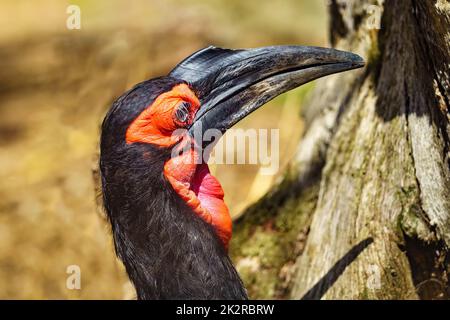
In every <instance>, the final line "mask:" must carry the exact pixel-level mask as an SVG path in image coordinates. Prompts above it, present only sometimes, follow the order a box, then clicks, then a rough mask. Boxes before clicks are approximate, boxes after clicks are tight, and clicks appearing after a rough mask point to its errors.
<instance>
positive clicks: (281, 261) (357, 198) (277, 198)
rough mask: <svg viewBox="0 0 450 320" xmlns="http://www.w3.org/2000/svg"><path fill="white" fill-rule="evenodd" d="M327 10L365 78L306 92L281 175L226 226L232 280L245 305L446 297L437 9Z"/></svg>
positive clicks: (448, 39)
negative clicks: (301, 124) (296, 140)
mask: <svg viewBox="0 0 450 320" xmlns="http://www.w3.org/2000/svg"><path fill="white" fill-rule="evenodd" d="M329 12H330V39H331V43H332V45H333V46H335V47H337V48H339V49H343V50H349V51H353V52H357V53H359V54H361V55H362V56H363V57H365V58H366V61H367V67H366V68H365V69H364V70H362V71H359V72H349V73H345V74H341V75H337V76H333V77H329V78H326V79H323V80H321V81H319V82H318V84H317V86H316V89H315V92H314V93H313V95H312V97H311V99H310V101H309V105H308V108H307V109H306V111H305V118H306V120H307V123H308V124H309V126H308V129H307V131H306V133H305V136H304V137H303V139H302V141H301V142H300V144H299V146H298V152H297V157H296V158H295V159H294V161H293V162H292V163H291V166H290V169H289V172H288V173H286V175H285V178H284V179H283V181H282V182H281V183H280V184H279V185H277V186H275V187H274V189H273V190H272V191H271V192H270V193H269V194H268V195H267V196H266V197H264V198H263V199H262V200H261V201H259V202H258V203H256V204H255V205H253V206H252V207H251V208H249V209H248V210H247V212H246V213H245V214H244V215H243V216H241V218H240V219H239V220H238V221H236V227H235V237H234V240H233V241H234V243H232V246H231V247H232V248H233V249H232V252H231V253H232V255H233V256H234V259H235V261H236V263H237V267H238V270H239V271H240V272H241V274H242V276H243V278H244V282H245V283H246V285H247V288H248V289H249V293H250V296H251V297H252V298H285V297H290V298H294V299H299V298H302V297H303V298H305V299H318V298H326V299H342V298H350V299H360V298H362V299H405V298H406V299H416V298H422V299H443V298H448V297H449V295H450V290H449V278H448V273H449V272H450V267H449V264H448V262H449V254H448V247H449V245H450V138H449V137H450V113H449V111H450V70H449V69H450V4H449V2H448V1H446V0H389V1H385V2H383V1H369V0H359V1H357V0H354V1H351V0H348V1H342V0H340V1H339V0H334V1H332V2H331V3H330V6H329ZM378 19H380V21H381V24H380V28H379V29H378V28H377V26H376V21H377V20H378ZM374 22H375V25H374Z"/></svg>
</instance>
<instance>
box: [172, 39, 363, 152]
mask: <svg viewBox="0 0 450 320" xmlns="http://www.w3.org/2000/svg"><path fill="white" fill-rule="evenodd" d="M363 66H364V60H363V59H362V58H361V57H360V56H358V55H356V54H354V53H351V52H345V51H339V50H336V49H329V48H320V47H307V46H271V47H262V48H256V49H248V50H230V49H221V48H216V47H208V48H205V49H202V50H200V51H197V52H196V53H194V54H192V55H191V56H189V57H187V58H186V59H185V60H183V61H182V62H180V63H179V64H178V65H177V66H176V67H175V68H174V69H173V70H172V71H171V72H170V73H169V76H171V77H174V78H177V79H182V80H184V81H186V82H188V83H189V84H190V85H191V86H192V89H193V90H194V91H195V92H196V94H197V96H198V98H199V100H200V102H201V106H200V109H199V110H198V111H197V113H196V116H195V119H194V122H193V123H192V125H191V127H190V128H189V132H190V133H191V135H193V136H194V132H195V131H197V132H198V131H200V132H202V134H203V133H204V132H205V131H206V130H208V129H217V130H220V131H221V132H222V133H224V132H225V131H226V130H227V129H229V128H230V127H232V126H233V125H234V124H236V123H237V122H238V121H239V120H241V119H243V118H244V117H246V116H247V115H248V114H249V113H251V112H253V111H254V110H256V109H258V108H259V107H260V106H262V105H263V104H265V103H266V102H268V101H269V100H271V99H273V98H275V97H276V96H278V95H280V94H282V93H284V92H286V91H289V90H291V89H294V88H296V87H298V86H300V85H302V84H305V83H307V82H309V81H312V80H314V79H317V78H320V77H323V76H326V75H330V74H333V73H338V72H342V71H347V70H351V69H356V68H361V67H363ZM208 144H210V142H207V141H206V142H205V141H203V142H202V146H203V148H205V147H206V146H207V145H208Z"/></svg>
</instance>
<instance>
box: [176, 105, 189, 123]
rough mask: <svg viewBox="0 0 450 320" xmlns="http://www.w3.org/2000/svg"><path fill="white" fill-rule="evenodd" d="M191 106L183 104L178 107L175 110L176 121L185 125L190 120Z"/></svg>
mask: <svg viewBox="0 0 450 320" xmlns="http://www.w3.org/2000/svg"><path fill="white" fill-rule="evenodd" d="M189 110H190V104H189V103H188V102H182V103H181V104H180V105H178V106H177V108H176V110H175V117H176V120H177V121H178V122H180V123H183V124H185V123H186V122H187V121H188V120H189Z"/></svg>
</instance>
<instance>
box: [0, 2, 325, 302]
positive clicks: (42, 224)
mask: <svg viewBox="0 0 450 320" xmlns="http://www.w3.org/2000/svg"><path fill="white" fill-rule="evenodd" d="M70 4H76V5H78V6H79V7H80V9H81V29H80V30H68V29H67V28H66V20H67V18H68V17H69V15H68V14H67V13H66V10H67V7H68V6H69V5H70ZM326 34H327V23H326V1H325V0H323V1H319V0H247V1H241V0H208V1H201V0H146V1H144V0H133V1H126V0H97V1H87V0H85V1H70V2H69V1H62V0H40V1H27V0H2V1H1V2H0V137H1V139H0V181H1V183H0V298H2V299H29V298H31V299H67V298H69V299H127V298H131V297H132V295H133V293H132V289H131V288H130V284H129V283H128V280H127V277H126V275H125V273H124V271H123V267H122V265H121V263H120V262H119V261H118V260H117V259H116V257H115V255H114V252H113V245H112V237H111V234H110V231H109V227H108V224H107V223H106V221H105V219H104V216H103V213H102V212H101V210H98V206H97V201H96V187H95V185H96V182H95V179H94V177H93V170H95V167H96V159H95V157H96V152H97V148H98V136H99V128H100V124H101V121H102V119H103V116H104V114H105V113H106V111H107V109H108V108H109V106H110V105H111V103H112V101H113V100H114V99H115V98H116V97H118V96H120V95H121V94H122V93H123V92H124V91H125V90H127V89H129V88H131V87H132V86H133V85H134V84H136V83H138V82H140V81H143V80H145V79H148V78H152V77H155V76H159V75H164V74H166V73H167V72H168V71H169V70H170V69H171V68H172V67H173V66H175V65H176V63H178V62H179V61H180V60H181V59H183V58H184V57H186V56H187V55H189V54H190V53H192V52H194V51H195V50H198V49H200V48H202V47H205V46H208V45H216V46H222V47H227V48H247V47H257V46H266V45H275V44H303V45H319V46H324V45H326ZM313 86H314V84H310V85H306V86H303V87H301V88H299V89H296V90H294V91H291V92H289V93H287V94H284V95H282V96H280V97H278V98H277V99H275V100H273V101H271V102H270V103H268V104H267V105H266V106H264V107H262V108H261V109H259V110H258V111H256V112H255V113H254V114H252V115H251V116H249V117H247V118H246V119H245V120H244V121H243V122H241V123H239V124H238V127H240V128H244V129H245V128H279V129H280V160H281V162H280V172H279V174H281V172H282V171H283V167H284V166H285V165H286V163H287V162H288V160H289V159H290V157H291V156H292V154H293V152H294V148H295V146H296V145H297V142H298V140H299V139H300V137H301V134H302V120H301V118H300V110H301V105H302V101H303V100H304V98H305V96H307V93H308V91H309V90H310V89H311V88H312V87H313ZM281 123H283V125H281ZM227 152H234V150H227ZM212 170H213V171H214V174H215V175H216V176H217V177H218V179H219V181H221V183H222V185H223V187H224V190H225V194H226V197H225V200H226V202H227V204H228V205H229V207H230V211H231V212H232V214H233V215H238V214H239V213H240V212H242V210H243V209H244V208H245V207H246V206H247V205H248V204H250V203H252V202H254V201H255V200H257V199H258V198H259V197H260V196H262V195H263V194H264V193H265V192H266V191H267V190H268V188H269V187H270V185H271V184H272V183H274V181H276V179H277V175H274V176H263V175H261V174H259V173H258V172H259V167H258V165H217V166H212ZM237 181H239V187H238V188H237V187H236V182H237ZM69 265H78V266H80V268H81V290H68V289H67V288H66V279H67V277H68V274H66V268H67V266H69Z"/></svg>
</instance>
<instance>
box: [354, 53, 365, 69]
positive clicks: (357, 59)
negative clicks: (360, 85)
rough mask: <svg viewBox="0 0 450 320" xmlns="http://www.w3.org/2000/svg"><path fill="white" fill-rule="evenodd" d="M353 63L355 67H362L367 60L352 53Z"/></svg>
mask: <svg viewBox="0 0 450 320" xmlns="http://www.w3.org/2000/svg"><path fill="white" fill-rule="evenodd" d="M351 63H352V66H353V67H355V68H362V67H364V66H365V65H366V62H365V61H364V59H363V58H362V57H361V56H360V55H357V54H354V53H353V54H352V59H351Z"/></svg>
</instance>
